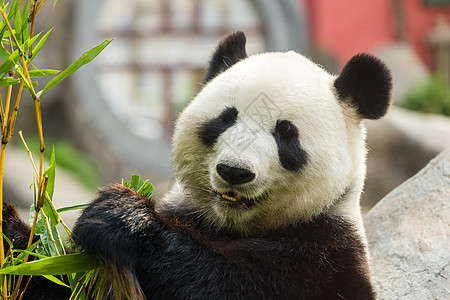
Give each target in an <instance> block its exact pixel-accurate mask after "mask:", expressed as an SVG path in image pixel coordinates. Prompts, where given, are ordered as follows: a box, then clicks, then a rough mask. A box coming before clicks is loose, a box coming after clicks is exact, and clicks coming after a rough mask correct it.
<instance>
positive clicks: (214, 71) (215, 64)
mask: <svg viewBox="0 0 450 300" xmlns="http://www.w3.org/2000/svg"><path fill="white" fill-rule="evenodd" d="M245 42H246V38H245V34H244V33H243V32H242V31H235V32H233V33H230V34H228V35H227V36H225V37H224V38H223V39H222V40H221V41H220V42H219V45H218V46H217V48H216V51H215V52H214V54H213V56H212V58H211V60H210V62H209V67H208V71H207V72H206V76H205V79H204V80H203V83H204V84H206V83H208V82H209V81H210V80H211V79H213V78H214V77H216V76H217V75H219V74H220V73H222V72H223V71H225V70H226V69H228V68H229V67H231V66H232V65H234V64H235V63H237V62H238V61H240V60H242V59H244V58H246V57H247V52H246V51H245Z"/></svg>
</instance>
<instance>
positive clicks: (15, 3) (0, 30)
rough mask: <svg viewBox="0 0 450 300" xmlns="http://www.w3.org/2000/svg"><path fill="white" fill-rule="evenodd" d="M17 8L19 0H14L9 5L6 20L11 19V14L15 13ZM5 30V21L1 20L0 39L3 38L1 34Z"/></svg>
mask: <svg viewBox="0 0 450 300" xmlns="http://www.w3.org/2000/svg"><path fill="white" fill-rule="evenodd" d="M8 4H9V3H7V5H8ZM18 9H19V1H17V0H14V1H13V4H12V5H11V8H10V10H9V12H8V15H7V17H8V21H9V20H11V18H12V16H13V15H14V14H15V13H16V10H18ZM4 10H6V7H5V8H4ZM6 30H7V26H6V22H5V20H2V21H1V22H0V39H2V38H3V34H4V33H5V31H6Z"/></svg>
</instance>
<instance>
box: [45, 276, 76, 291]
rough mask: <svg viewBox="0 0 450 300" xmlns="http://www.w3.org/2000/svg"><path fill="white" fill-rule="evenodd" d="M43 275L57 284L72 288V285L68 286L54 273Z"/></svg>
mask: <svg viewBox="0 0 450 300" xmlns="http://www.w3.org/2000/svg"><path fill="white" fill-rule="evenodd" d="M42 276H43V277H45V278H47V279H48V280H50V281H51V282H54V283H56V284H59V285H62V286H65V287H68V288H69V289H70V286H68V285H67V284H65V283H64V282H62V281H61V280H59V279H58V278H56V277H55V276H53V275H42Z"/></svg>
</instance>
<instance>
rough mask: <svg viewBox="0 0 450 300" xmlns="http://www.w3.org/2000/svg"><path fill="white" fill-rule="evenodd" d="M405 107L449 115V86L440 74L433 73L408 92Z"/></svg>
mask: <svg viewBox="0 0 450 300" xmlns="http://www.w3.org/2000/svg"><path fill="white" fill-rule="evenodd" d="M402 105H403V106H404V107H405V108H409V109H412V110H417V111H420V112H425V113H436V114H443V115H447V116H450V86H449V84H448V83H447V82H446V81H445V79H444V78H443V77H442V76H439V75H433V76H431V77H430V78H429V79H428V80H427V81H425V82H424V83H423V84H421V85H419V86H417V88H415V89H413V90H412V91H411V93H409V94H408V95H407V97H406V99H405V102H404V103H403V104H402Z"/></svg>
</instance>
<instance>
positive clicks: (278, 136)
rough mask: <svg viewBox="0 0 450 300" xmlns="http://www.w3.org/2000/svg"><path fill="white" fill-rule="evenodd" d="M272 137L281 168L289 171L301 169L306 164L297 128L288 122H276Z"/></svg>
mask: <svg viewBox="0 0 450 300" xmlns="http://www.w3.org/2000/svg"><path fill="white" fill-rule="evenodd" d="M273 136H274V137H275V141H276V143H277V146H278V156H279V158H280V162H281V165H282V166H283V168H285V169H286V170H290V171H296V170H299V169H301V168H302V167H303V166H304V165H305V164H306V161H307V158H308V154H307V153H306V151H305V150H303V149H302V147H301V146H300V141H299V138H298V129H297V127H296V126H295V125H294V124H293V123H292V122H290V121H287V120H278V121H277V125H276V126H275V130H274V132H273Z"/></svg>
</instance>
